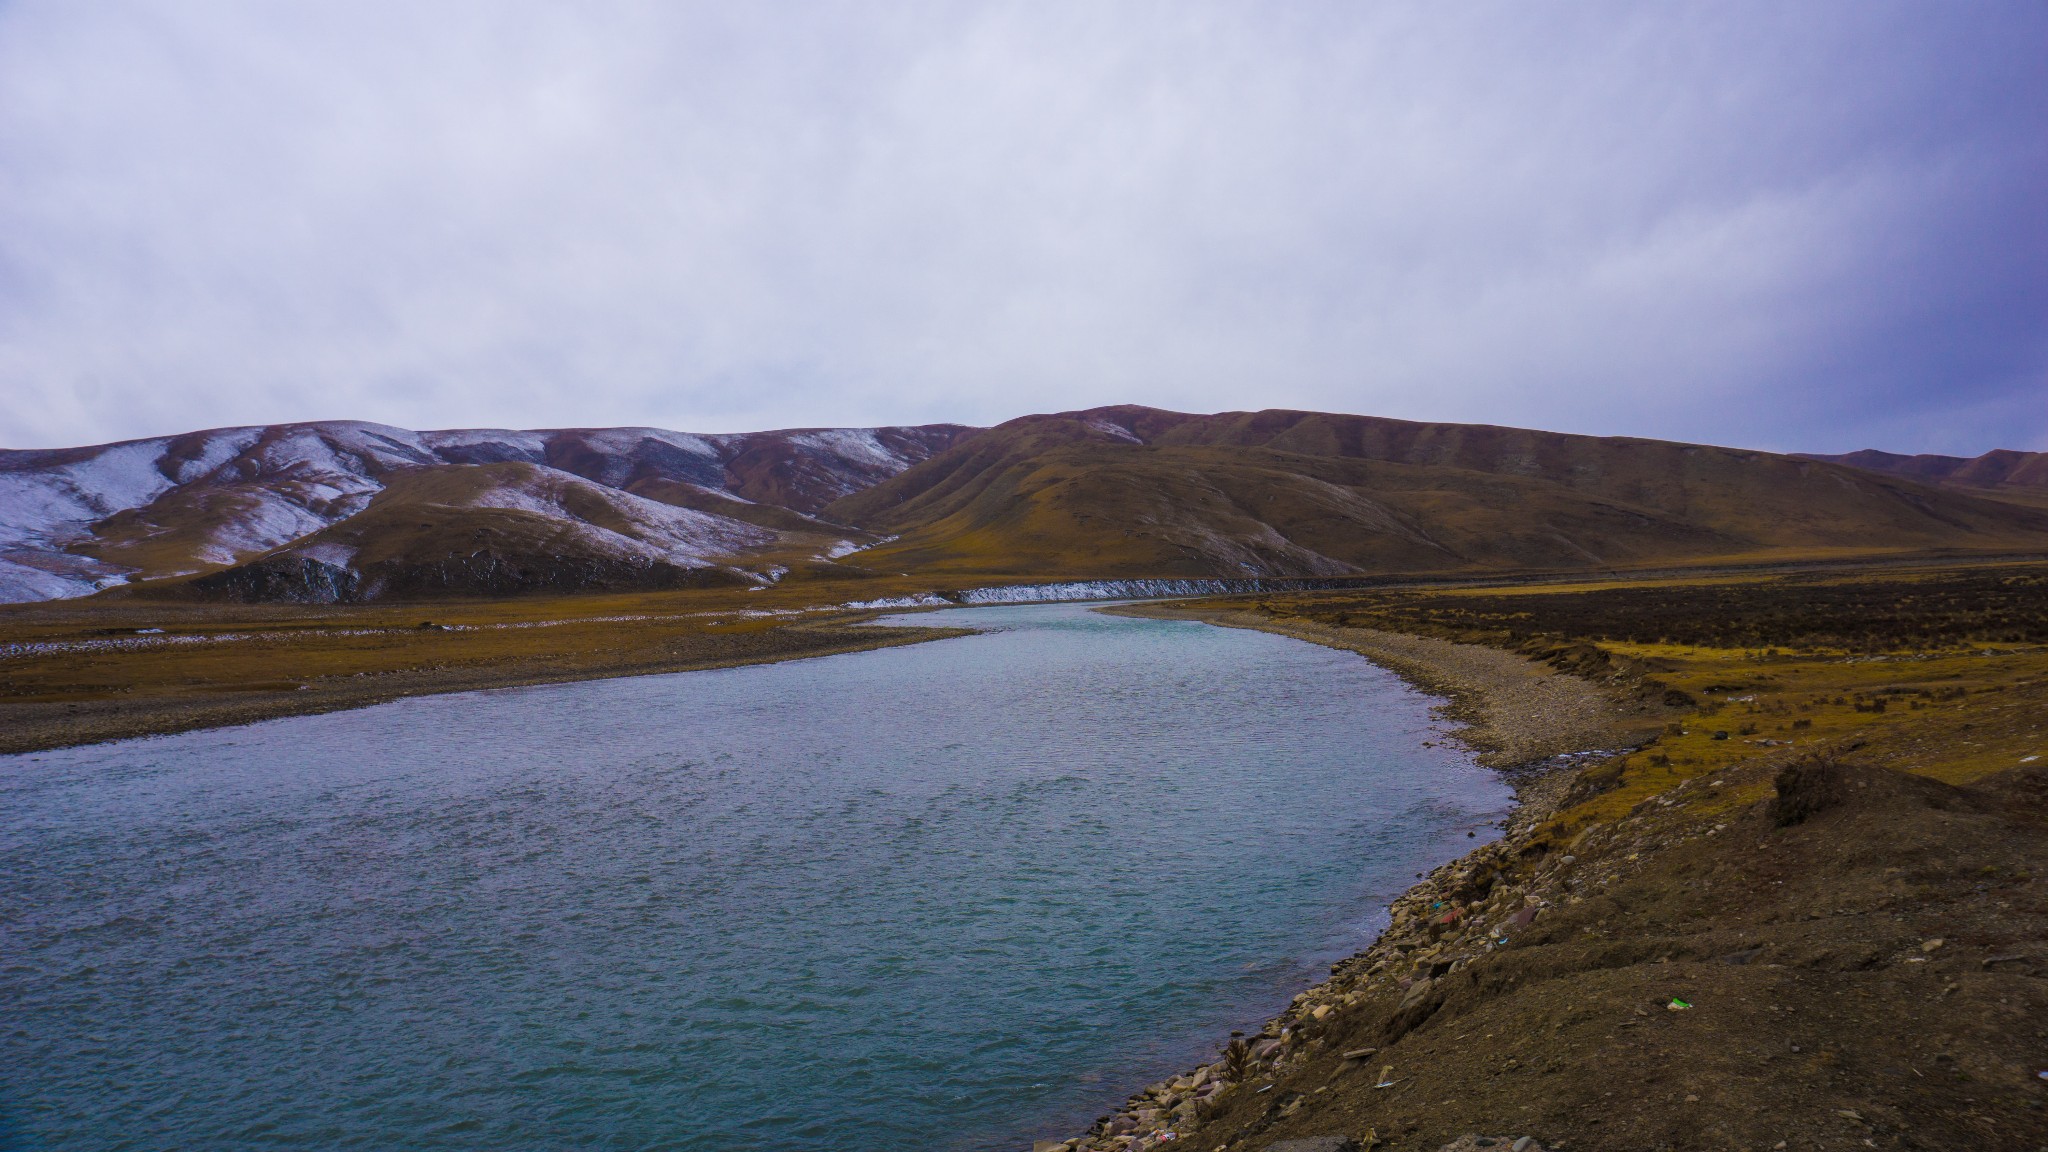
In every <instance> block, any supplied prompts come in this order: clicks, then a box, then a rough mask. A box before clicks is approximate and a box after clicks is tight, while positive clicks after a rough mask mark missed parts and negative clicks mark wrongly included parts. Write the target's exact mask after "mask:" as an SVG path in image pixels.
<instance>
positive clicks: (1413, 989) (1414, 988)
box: [1394, 976, 1431, 1014]
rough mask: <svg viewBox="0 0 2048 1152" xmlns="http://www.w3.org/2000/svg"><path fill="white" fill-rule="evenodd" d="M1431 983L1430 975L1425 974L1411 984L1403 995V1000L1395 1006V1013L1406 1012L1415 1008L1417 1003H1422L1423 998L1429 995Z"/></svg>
mask: <svg viewBox="0 0 2048 1152" xmlns="http://www.w3.org/2000/svg"><path fill="white" fill-rule="evenodd" d="M1430 983H1431V981H1430V979H1429V977H1427V976H1425V977H1423V978H1422V979H1420V980H1417V981H1416V982H1415V983H1413V984H1410V985H1409V986H1408V992H1407V994H1406V995H1404V996H1402V997H1401V1002H1400V1003H1399V1004H1396V1005H1395V1006H1394V1011H1395V1013H1397V1014H1398V1013H1401V1012H1406V1011H1407V1010H1408V1009H1410V1008H1413V1007H1415V1006H1416V1005H1417V1004H1420V1003H1422V998H1423V997H1425V996H1427V995H1429V986H1430Z"/></svg>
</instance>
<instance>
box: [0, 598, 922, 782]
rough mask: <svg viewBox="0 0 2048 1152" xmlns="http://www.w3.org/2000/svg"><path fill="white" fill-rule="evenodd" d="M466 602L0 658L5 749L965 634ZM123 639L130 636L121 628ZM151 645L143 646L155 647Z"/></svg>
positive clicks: (860, 618)
mask: <svg viewBox="0 0 2048 1152" xmlns="http://www.w3.org/2000/svg"><path fill="white" fill-rule="evenodd" d="M465 609H468V606H466V605H464V606H457V607H456V608H454V609H453V610H452V612H451V611H449V610H446V609H445V608H444V610H442V611H439V612H435V613H434V617H433V618H431V619H428V620H426V621H425V622H420V621H419V618H420V617H421V616H424V615H425V614H426V613H427V612H428V611H431V610H430V609H419V608H414V609H413V610H412V613H413V614H412V615H409V616H404V617H392V618H389V619H387V618H386V617H391V616H392V614H391V613H390V612H386V613H384V614H383V615H380V616H378V617H375V618H373V619H369V620H360V619H355V618H352V617H345V616H344V617H337V618H334V619H322V618H320V617H317V616H314V615H313V614H311V613H307V614H306V616H305V617H304V618H298V619H291V620H290V621H289V622H288V623H284V624H277V623H273V622H270V621H267V620H264V621H258V622H257V623H256V624H255V625H254V626H251V625H249V624H247V623H241V624H238V625H235V626H229V627H223V626H221V625H219V624H214V623H211V622H207V623H204V624H200V625H198V626H188V627H187V628H185V629H180V630H179V631H177V632H173V633H169V635H170V636H171V637H172V638H173V639H190V640H192V641H193V642H192V643H187V644H176V643H173V644H160V645H156V646H152V647H148V648H141V649H138V650H133V651H128V650H116V651H101V650H98V649H96V648H94V647H92V645H93V644H102V645H103V644H106V643H107V642H108V640H109V639H112V640H113V641H114V642H115V643H120V642H123V641H122V640H121V639H120V638H118V637H113V638H109V637H95V638H93V639H89V640H87V641H85V642H84V643H78V642H72V643H68V644H52V645H48V646H49V647H50V648H52V649H53V651H51V652H49V653H48V654H36V655H28V656H15V657H11V658H9V659H7V660H5V661H0V754H6V753H14V752H36V751H42V750H45V749H50V748H63V747H71V746H76V745H81V744H96V743H101V742H104V741H109V740H126V739H132V738H135V737H140V736H161V735H168V734H170V733H175V732H190V731H197V730H200V729H206V728H223V727H230V726H234V725H240V724H251V723H255V722H257V721H260V720H275V719H279V718H281V717H285V716H308V715H316V714H319V713H325V712H340V711H346V710H349V709H353V708H366V707H370V706H372V705H376V704H383V703H387V702H389V701H392V700H398V699H402V698H405V697H412V696H434V695H442V694H446V693H450V692H474V691H482V690H485V689H498V688H519V687H528V686H532V685H537V684H561V683H570V682H574V681H580V680H602V679H609V678H612V677H619V676H647V675H656V674H661V673H668V672H689V671H699V670H703V669H709V668H732V667H739V666H742V665H748V664H772V663H777V662H779V661H783V660H804V659H810V658H812V657H816V656H832V655H838V654H841V653H847V652H863V651H868V650H871V649H876V648H888V647H895V646H898V645H903V644H919V643H923V642H925V641H929V640H937V639H943V638H945V637H947V636H955V635H960V634H962V631H963V630H959V629H938V628H889V627H879V626H875V625H873V624H871V623H869V621H872V620H873V619H874V618H875V617H876V616H878V615H881V614H882V612H881V610H865V611H857V612H845V611H840V612H819V613H814V614H810V615H806V616H802V617H794V616H793V615H792V616H767V615H746V614H743V613H734V612H722V613H721V612H715V611H714V612H706V611H701V610H693V611H677V610H675V609H674V608H672V607H667V608H665V610H662V609H653V610H650V609H648V608H645V607H639V608H636V609H635V610H632V611H624V612H622V611H620V610H619V608H618V607H617V606H612V605H598V606H594V607H592V606H571V610H570V611H569V612H567V613H565V614H563V615H561V616H559V617H557V618H547V617H543V616H535V617H533V618H530V619H512V620H509V621H507V620H494V619H486V620H483V621H481V622H478V621H472V620H469V619H468V617H469V615H471V614H473V613H474V610H473V609H470V610H469V611H467V612H466V611H465ZM121 631H122V632H123V633H124V634H126V635H127V636H133V635H134V629H133V628H132V627H131V628H126V629H122V630H121ZM146 638H147V637H146Z"/></svg>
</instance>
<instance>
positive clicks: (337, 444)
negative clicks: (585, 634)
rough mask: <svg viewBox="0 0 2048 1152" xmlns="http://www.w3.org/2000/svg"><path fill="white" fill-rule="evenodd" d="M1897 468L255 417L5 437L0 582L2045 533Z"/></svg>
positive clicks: (848, 572)
mask: <svg viewBox="0 0 2048 1152" xmlns="http://www.w3.org/2000/svg"><path fill="white" fill-rule="evenodd" d="M1942 459H1947V458H1942ZM1866 462H1867V461H1866ZM1880 462H1881V463H1882V462H1883V461H1880ZM2020 463H2022V464H2024V463H2025V462H2024V461H2021V462H2020ZM1896 471H1897V470H1896V469H1894V470H1893V471H1884V470H1875V471H1873V470H1871V469H1870V468H1868V467H1863V466H1861V465H1860V464H1858V463H1855V462H1850V461H1842V462H1837V461H1835V460H1832V459H1827V458H1819V457H1813V456H1793V455H1784V454H1778V453H1771V452H1763V451H1757V450H1751V449H1740V448H1725V447H1715V446H1711V445H1700V444H1686V443H1682V442H1675V441H1661V440H1647V439H1640V438H1632V437H1597V436H1580V435H1575V434H1570V433H1556V432H1543V431H1536V430H1531V429H1520V428H1511V427H1504V426H1497V425H1482V424H1430V423H1420V422H1415V421H1403V420H1393V419H1388V418H1384V417H1373V416H1358V415H1347V414H1341V413H1321V412H1302V411H1293V410H1286V409H1267V410H1263V411H1258V412H1224V413H1216V414H1211V415H1197V414H1189V413H1180V412H1169V411H1165V410H1162V409H1155V408H1147V407H1143V406H1138V405H1112V406H1104V407H1098V408H1090V409H1083V410H1077V411H1072V412H1059V413H1044V414H1034V415H1029V416H1024V417H1019V418H1017V419H1015V420H1011V421H1007V422H1005V423H1003V424H1001V425H998V426H996V427H994V428H990V429H973V428H967V427H964V426H961V425H950V424H942V425H921V426H901V427H883V428H867V429H848V428H839V429H832V428H808V429H785V430H779V431H773V432H759V433H735V434H724V435H698V434H693V433H684V432H673V431H668V430H663V429H654V428H580V429H543V430H526V431H517V430H505V429H453V430H442V431H429V432H414V431H409V430H406V429H401V428H394V427H390V426H387V425H378V424H370V423H364V422H358V421H328V422H318V423H310V424H290V425H273V426H254V427H246V428H229V429H213V430H209V431H204V432H195V433H187V434H184V435H180V436H170V437H156V438H151V439H146V440H136V441H124V442H121V443H117V444H109V445H96V446H90V447H85V448H71V449H36V450H17V451H6V452H0V600H33V599H48V598H58V597H64V596H73V595H83V594H89V593H92V592H95V591H99V590H101V589H104V588H109V587H113V586H116V585H122V584H127V585H130V586H131V591H132V592H133V593H136V594H149V595H178V596H197V597H200V598H213V599H222V598H225V599H245V600H283V601H298V602H331V601H334V600H336V599H348V600H360V599H377V598H386V597H397V598H410V597H433V596H446V595H469V596H502V595H512V594H519V593H526V592H615V591H631V590H659V589H672V588H688V587H703V586H706V585H707V584H708V585H718V584H724V585H728V586H749V587H759V586H765V585H767V584H771V583H776V582H778V581H782V580H783V579H784V578H785V577H787V578H788V579H789V580H791V581H798V582H801V581H804V580H813V579H871V578H876V577H884V578H889V579H896V578H902V579H910V580H917V581H929V582H934V585H933V586H945V587H971V586H976V585H980V584H1002V583H1006V582H1015V581H1026V582H1033V581H1046V580H1055V581H1057V580H1074V579H1081V580H1100V579H1111V580H1114V579H1155V578H1160V579H1184V578H1195V577H1200V578H1213V577H1311V578H1336V577H1346V576H1357V575H1367V574H1401V575H1410V574H1412V575H1459V576H1469V575H1475V574H1476V575H1484V574H1499V573H1510V572H1513V573H1569V572H1581V571H1583V572H1605V571H1617V570H1622V569H1630V568H1643V567H1654V566H1663V565H1692V564H1699V563H1707V562H1712V563H1730V562H1733V563H1750V562H1777V561H1782V560H1787V559H1827V558H1840V557H1849V556H1873V555H1904V554H1916V553H1978V554H1985V553H1991V552H2005V553H2012V552H2037V551H2048V501H2044V502H2042V503H2039V504H2036V503H2030V502H2029V501H2027V500H2021V499H2008V498H2005V497H2006V496H2007V493H2008V490H2010V489H2012V484H2013V481H2012V477H2014V476H2018V477H2020V478H2021V480H2022V481H2024V480H2025V479H2026V478H2027V477H2029V476H2031V475H2032V474H2031V472H2028V471H2027V470H2026V469H2025V468H2022V467H2011V468H2007V469H2006V470H2005V471H2004V472H2003V473H2001V474H2000V479H1999V481H1998V482H1999V483H2000V484H2003V485H2005V487H2004V488H2001V489H1999V490H1998V491H1996V492H1992V491H1989V490H1980V488H1979V487H1970V486H1969V485H1967V484H1964V483H1963V482H1962V481H1959V480H1956V479H1955V476H1957V475H1962V474H1964V473H1966V472H1968V470H1966V469H1960V468H1948V469H1947V470H1946V471H1941V470H1940V469H1939V468H1937V469H1936V471H1940V475H1938V476H1935V477H1934V478H1933V479H1931V480H1930V479H1927V478H1924V477H1921V476H1917V475H1900V474H1895V473H1896ZM1979 471H1980V472H1981V471H1982V469H1980V470H1979ZM1969 475H1971V476H1976V475H1978V473H1969Z"/></svg>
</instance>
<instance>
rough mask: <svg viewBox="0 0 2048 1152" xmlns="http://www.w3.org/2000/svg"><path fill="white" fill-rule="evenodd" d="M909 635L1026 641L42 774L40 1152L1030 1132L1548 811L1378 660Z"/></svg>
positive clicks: (1175, 625) (398, 715)
mask: <svg viewBox="0 0 2048 1152" xmlns="http://www.w3.org/2000/svg"><path fill="white" fill-rule="evenodd" d="M940 617H943V620H941V619H940ZM910 619H912V620H916V621H918V622H931V623H939V622H943V623H948V624H952V623H958V622H961V621H967V622H971V623H974V624H976V625H978V626H982V627H986V628H989V629H991V631H989V632H987V633H984V634H980V635H975V636H970V637H966V638H962V639H955V640H945V641H939V642H936V643H932V644H925V645H918V646H914V647H910V648H896V649H888V650H883V651H876V652H865V653H857V654H851V655H844V656H833V657H827V658H824V659H818V660H809V661H802V662H797V663H790V664H779V665H772V666H766V667H756V668H741V669H731V670H726V671H715V672H691V673H684V674H680V675H670V676H653V677H642V678H637V679H626V680H608V681H600V682H592V683H583V684H572V685H557V686H548V687H540V688H526V689H515V690H508V691H501V692H488V693H475V694H468V695H460V696H439V697H428V698H421V699H413V700H403V701H399V702H396V703H393V704H388V705H383V706H379V707H376V708H369V709H364V710H361V711H356V712H346V713H337V714H333V715H326V716H311V717H298V718H293V719H287V720H278V721H272V722H267V723H263V724H258V725H253V726H250V727H245V728H237V729H230V730H224V731H216V732H204V733H193V734H188V735H182V736H173V737H164V738H158V739H151V740H140V741H130V742H126V743H122V744H113V745H102V746H98V747H93V748H84V749H75V750H67V751H62V752H46V753H39V754H35V755H31V756H15V757H4V758H0V895H4V902H0V1112H4V1120H0V1123H4V1124H5V1126H6V1127H5V1129H0V1142H4V1141H6V1140H9V1139H11V1140H12V1141H14V1142H16V1143H20V1144H23V1145H26V1146H29V1147H52V1148H58V1147H61V1148H67V1149H69V1148H138V1149H141V1148H149V1149H156V1148H171V1147H182V1148H200V1147H205V1148H238V1147H257V1146H263V1147H276V1146H280V1145H282V1146H302V1147H309V1148H310V1147H317V1148H328V1147H343V1146H361V1147H375V1148H493V1149H497V1148H514V1147H517V1148H635V1149H640V1148H663V1149H687V1150H706V1152H709V1150H714V1149H716V1150H719V1152H724V1150H727V1149H733V1148H762V1149H775V1150H783V1149H789V1150H809V1149H817V1150H821V1152H822V1150H825V1149H830V1150H832V1152H865V1150H873V1152H883V1150H889V1152H895V1150H898V1149H906V1148H918V1149H948V1148H957V1149H979V1148H995V1147H1010V1146H1015V1144H1016V1142H1018V1141H1020V1140H1022V1141H1025V1142H1026V1144H1025V1146H1027V1147H1028V1140H1029V1139H1030V1138H1031V1137H1032V1136H1049V1135H1054V1134H1059V1135H1065V1134H1070V1133H1071V1132H1072V1131H1075V1130H1078V1128H1079V1127H1081V1126H1085V1124H1086V1122H1087V1121H1088V1120H1089V1119H1091V1118H1092V1117H1094V1116H1096V1115H1098V1114H1100V1113H1101V1112H1103V1111H1104V1110H1105V1109H1106V1107H1107V1106H1108V1105H1110V1104H1112V1103H1114V1102H1116V1101H1118V1100H1121V1099H1122V1098H1123V1096H1124V1095H1126V1094H1127V1093H1128V1092H1129V1091H1130V1090H1131V1089H1133V1088H1135V1087H1136V1086H1138V1085H1140V1084H1142V1083H1144V1082H1147V1081H1148V1080H1150V1079H1155V1078H1157V1077H1158V1076H1159V1075H1161V1074H1163V1073H1165V1072H1167V1071H1170V1070H1173V1069H1176V1068H1178V1067H1179V1066H1182V1065H1184V1064H1186V1063H1188V1062H1189V1061H1190V1060H1192V1059H1197V1058H1205V1057H1206V1056H1207V1055H1208V1054H1209V1052H1210V1050H1211V1046H1212V1045H1213V1043H1214V1041H1215V1040H1216V1038H1217V1037H1219V1036H1221V1035H1223V1034H1225V1033H1227V1032H1228V1030H1229V1029H1230V1028H1232V1027H1242V1026H1244V1025H1245V1024H1246V1023H1249V1022H1253V1021H1257V1020H1260V1019H1263V1018H1264V1017H1265V1016H1267V1015H1270V1014H1271V1013H1272V1012H1273V1011H1276V1010H1277V1009H1278V1008H1279V1007H1280V1006H1281V1005H1282V1004H1284V1002H1285V1000H1286V998H1287V997H1288V996H1289V995H1291V994H1292V993H1293V992H1294V991H1295V990H1298V989H1299V988H1300V987H1301V986H1302V985H1304V984H1305V983H1307V982H1308V981H1309V980H1311V979H1312V978H1313V977H1314V975H1315V974H1316V973H1317V972H1318V971H1319V969H1320V966H1322V965H1326V964H1328V963H1329V961H1330V960H1331V959H1332V958H1334V957H1335V956H1338V955H1342V954H1346V953H1348V952H1350V951H1352V950H1354V949H1355V948H1357V947H1359V946H1360V945H1361V944H1362V942H1363V941H1364V940H1365V939H1366V938H1368V937H1369V935H1370V934H1371V932H1373V931H1375V930H1376V929H1377V927H1378V922H1377V917H1375V916H1373V915H1372V914H1371V912H1372V910H1374V909H1376V908H1377V907H1378V906H1380V905H1383V904H1384V902H1385V901H1386V900H1387V899H1388V898H1389V897H1391V896H1392V895H1393V894H1394V893H1396V892H1398V891H1399V890H1400V889H1401V888H1403V887H1405V885H1406V883H1407V882H1408V881H1409V880H1410V879H1411V878H1412V874H1413V873H1414V872H1416V871H1418V870H1420V869H1422V868H1424V867H1426V866H1428V865H1430V864H1434V863H1436V862H1438V861H1441V860H1443V859H1445V858H1448V857H1449V856H1451V855H1453V854H1455V853H1456V852H1458V851H1461V850H1463V848H1464V847H1465V846H1468V845H1469V844H1470V843H1471V841H1469V840H1467V839H1466V838H1465V831H1466V830H1467V829H1469V828H1472V827H1473V826H1474V825H1476V824H1478V823H1480V822H1481V821H1484V820H1487V819H1489V818H1492V817H1494V816H1497V815H1498V814H1499V813H1500V811H1501V810H1502V808H1503V806H1504V805H1505V804H1506V802H1507V794H1506V791H1505V789H1503V788H1502V787H1501V786H1500V785H1499V783H1498V782H1497V781H1496V780H1495V779H1494V778H1493V777H1492V776H1491V775H1490V774H1488V773H1485V772H1483V771H1481V770H1479V769H1477V768H1475V767H1473V766H1472V765H1471V764H1470V763H1469V761H1467V760H1466V759H1464V758H1463V757H1462V756H1461V755H1460V754H1458V753H1457V752H1456V751H1455V750H1454V749H1451V748H1447V747H1439V748H1433V749H1425V748H1423V747H1421V743H1422V741H1423V740H1424V739H1426V738H1428V737H1429V736H1430V735H1431V733H1432V732H1433V731H1434V727H1433V725H1432V722H1431V720H1430V717H1429V711H1428V706H1429V703H1430V701H1429V700H1428V699H1427V698H1426V697H1422V696H1420V695H1418V694H1416V693H1414V692H1412V691H1410V690H1409V689H1407V688H1405V687H1404V686H1402V685H1401V684H1400V683H1399V682H1398V681H1396V680H1394V679H1393V678H1392V677H1391V676H1389V675H1388V674H1386V673H1384V672H1382V671H1379V670H1377V669H1375V668H1373V667H1372V666H1371V665H1368V664H1366V663H1365V662H1364V661H1362V660H1360V659H1359V658H1358V657H1356V656H1352V655H1349V654H1345V653H1339V652H1333V651H1330V650H1327V649H1322V648H1317V647H1314V646H1311V645H1308V644H1303V643H1299V642H1296V641H1292V640H1286V639H1282V638H1279V637H1274V636H1268V635H1264V634H1260V633H1253V632H1243V631H1233V630H1226V629H1219V628H1210V627H1207V626H1204V625H1198V624H1188V623H1180V622H1164V621H1147V620H1129V619H1120V618H1116V617H1107V616H1102V615H1098V614H1094V613H1091V612H1089V611H1087V610H1086V609H1084V608H1080V607H1076V606H1067V605H1060V606H1046V607H1025V608H991V609H974V610H966V611H956V612H950V613H943V614H939V615H938V616H920V617H912V618H910Z"/></svg>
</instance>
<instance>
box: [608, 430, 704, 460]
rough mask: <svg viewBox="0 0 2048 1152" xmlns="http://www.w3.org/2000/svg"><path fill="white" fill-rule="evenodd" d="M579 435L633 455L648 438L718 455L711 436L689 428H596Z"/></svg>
mask: <svg viewBox="0 0 2048 1152" xmlns="http://www.w3.org/2000/svg"><path fill="white" fill-rule="evenodd" d="M576 435H577V436H578V437H579V438H580V439H581V440H582V441H583V442H584V443H585V444H588V445H590V446H591V447H592V448H597V449H601V450H602V451H605V452H609V453H612V454H613V455H616V456H630V455H632V454H633V451H634V449H636V448H638V447H640V445H641V443H642V442H643V441H647V440H652V441H654V442H655V443H657V444H666V445H668V446H669V447H671V448H677V449H681V450H682V451H684V452H688V453H689V454H690V455H692V456H703V457H707V458H709V459H713V460H716V459H718V455H719V453H718V449H717V448H716V447H714V446H713V445H712V443H711V441H710V440H709V439H707V438H705V437H703V436H698V435H695V434H693V433H689V432H670V431H668V430H667V429H665V428H595V429H591V430H590V431H587V432H578V433H576Z"/></svg>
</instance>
